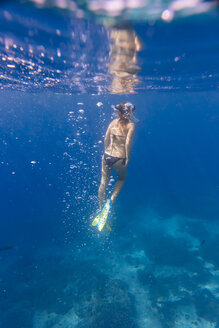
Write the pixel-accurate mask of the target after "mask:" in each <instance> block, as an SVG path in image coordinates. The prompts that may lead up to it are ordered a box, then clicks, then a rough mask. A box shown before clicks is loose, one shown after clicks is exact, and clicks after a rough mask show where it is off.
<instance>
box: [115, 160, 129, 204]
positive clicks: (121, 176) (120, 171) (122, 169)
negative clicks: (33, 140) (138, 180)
mask: <svg viewBox="0 0 219 328" xmlns="http://www.w3.org/2000/svg"><path fill="white" fill-rule="evenodd" d="M122 163H123V159H121V160H119V161H118V162H116V163H115V164H114V165H113V169H114V170H115V171H116V173H117V175H118V181H117V182H116V184H115V186H114V190H113V194H112V196H111V201H112V203H114V201H115V199H116V198H117V196H118V195H119V193H120V191H121V189H122V187H123V185H124V182H125V179H126V166H124V165H123V164H122Z"/></svg>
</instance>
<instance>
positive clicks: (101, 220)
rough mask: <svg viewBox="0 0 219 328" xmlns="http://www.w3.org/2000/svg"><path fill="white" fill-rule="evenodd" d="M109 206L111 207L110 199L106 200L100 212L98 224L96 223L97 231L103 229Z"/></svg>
mask: <svg viewBox="0 0 219 328" xmlns="http://www.w3.org/2000/svg"><path fill="white" fill-rule="evenodd" d="M111 206H112V202H111V200H110V199H108V200H107V201H106V203H105V205H104V207H103V209H102V211H101V212H100V217H99V222H98V223H97V228H98V230H99V231H102V230H103V227H104V226H105V224H106V220H107V218H108V215H109V212H110V209H111Z"/></svg>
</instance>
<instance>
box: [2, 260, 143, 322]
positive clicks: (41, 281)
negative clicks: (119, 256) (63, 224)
mask: <svg viewBox="0 0 219 328" xmlns="http://www.w3.org/2000/svg"><path fill="white" fill-rule="evenodd" d="M0 289H1V290H4V291H5V293H4V295H3V298H2V299H1V307H0V317H1V322H0V328H5V327H7V328H14V327H22V328H30V327H32V326H33V317H34V314H35V312H36V311H47V313H48V314H49V313H55V314H57V315H61V316H62V315H65V314H66V313H67V312H68V311H69V310H71V309H72V308H73V309H74V312H75V314H76V315H77V317H78V320H79V324H78V325H77V328H82V327H83V328H84V327H86V328H89V327H92V328H95V327H98V328H114V327H115V328H122V327H130V328H137V326H136V325H135V310H134V309H135V304H134V298H133V297H132V296H131V294H130V293H129V291H128V286H127V285H126V284H125V283H123V282H122V281H120V280H112V279H110V278H109V277H108V276H106V275H105V274H103V273H101V272H100V271H99V269H98V264H97V262H94V261H93V262H92V261H86V262H82V261H74V260H72V258H62V257H59V256H54V257H50V258H45V259H41V260H36V261H33V259H28V258H25V257H24V258H22V259H20V260H19V261H17V262H16V263H15V264H13V265H11V267H10V268H9V269H8V270H7V271H5V272H4V274H3V276H2V279H1V281H0ZM57 321H58V320H57ZM54 324H58V322H54V317H53V318H51V321H50V319H48V320H47V322H46V323H45V327H47V326H48V327H51V326H53V325H54ZM72 327H73V326H72ZM74 327H75V324H74ZM63 328H65V327H63Z"/></svg>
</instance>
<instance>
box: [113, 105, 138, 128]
mask: <svg viewBox="0 0 219 328" xmlns="http://www.w3.org/2000/svg"><path fill="white" fill-rule="evenodd" d="M111 107H112V108H113V109H114V110H116V111H117V110H118V111H120V113H121V114H122V116H123V117H124V118H125V119H128V120H130V121H131V122H134V123H139V122H140V121H139V120H138V119H137V118H136V117H135V116H134V114H133V112H134V111H135V105H133V104H132V103H131V102H127V103H125V104H122V105H121V104H119V105H116V106H114V105H112V106H111Z"/></svg>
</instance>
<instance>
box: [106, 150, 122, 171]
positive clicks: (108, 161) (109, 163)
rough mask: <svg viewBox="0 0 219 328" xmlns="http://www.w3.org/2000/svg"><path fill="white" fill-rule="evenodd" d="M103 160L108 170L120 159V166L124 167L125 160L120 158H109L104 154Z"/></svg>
mask: <svg viewBox="0 0 219 328" xmlns="http://www.w3.org/2000/svg"><path fill="white" fill-rule="evenodd" d="M103 158H104V161H105V163H106V165H107V166H109V167H110V168H111V167H112V166H113V165H114V164H115V163H116V162H118V161H119V160H120V159H122V160H123V161H122V164H123V165H125V158H120V157H114V156H110V155H108V154H106V153H104V154H103Z"/></svg>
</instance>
